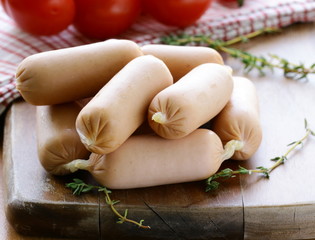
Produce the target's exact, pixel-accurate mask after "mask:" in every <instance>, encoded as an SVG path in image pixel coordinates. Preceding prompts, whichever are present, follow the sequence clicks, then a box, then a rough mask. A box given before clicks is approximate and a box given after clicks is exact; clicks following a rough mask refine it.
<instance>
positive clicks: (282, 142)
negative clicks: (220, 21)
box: [227, 24, 315, 240]
mask: <svg viewBox="0 0 315 240" xmlns="http://www.w3.org/2000/svg"><path fill="white" fill-rule="evenodd" d="M303 26H304V27H303V28H300V26H293V27H291V28H288V29H286V30H285V31H284V32H283V33H281V34H275V35H272V36H264V37H263V38H262V39H263V44H261V42H262V41H261V39H259V38H258V39H255V40H253V41H251V43H250V44H249V45H247V46H246V47H245V49H246V50H247V51H249V52H251V53H253V54H256V55H264V56H266V55H267V54H268V53H274V54H277V55H279V56H281V57H284V58H286V59H288V60H291V61H292V62H295V63H297V64H299V63H300V62H303V63H305V65H306V66H309V65H311V64H313V63H314V57H313V56H314V53H315V45H314V44H313V43H312V41H310V40H311V39H314V37H315V31H314V27H315V24H309V25H303ZM232 62H233V61H232V60H231V59H229V60H228V61H227V64H230V63H231V64H233V63H232ZM234 69H236V71H235V74H240V75H242V74H243V72H242V71H238V70H237V68H234ZM248 77H249V78H251V79H252V80H253V82H254V83H255V85H256V87H257V90H258V94H259V98H260V109H261V122H262V127H263V141H262V144H261V146H260V148H259V150H258V152H257V153H256V154H255V155H254V157H253V158H252V159H251V160H250V161H248V162H244V163H240V164H241V165H242V166H244V167H246V168H248V169H253V168H256V167H258V166H266V167H270V166H271V165H272V164H273V162H271V161H270V159H271V158H273V157H277V156H281V155H282V154H284V153H285V152H286V151H287V149H288V147H287V146H286V145H287V144H289V143H291V142H293V141H295V140H298V139H300V138H301V137H302V136H303V135H304V134H305V130H304V118H306V119H307V120H308V122H309V125H310V127H311V128H312V129H313V130H314V129H315V110H314V102H315V77H314V76H310V77H309V81H308V82H306V81H294V80H288V79H285V78H283V76H282V72H280V71H278V70H275V71H274V72H273V73H271V72H268V71H267V72H266V75H265V76H264V77H258V76H257V72H256V73H255V72H253V73H250V74H249V75H248ZM314 140H315V139H314V138H313V137H312V138H310V139H309V140H308V141H307V142H306V143H305V144H304V145H303V148H302V149H300V148H299V150H298V151H295V152H294V153H293V154H292V155H290V156H289V160H288V161H287V162H285V164H284V165H281V166H280V167H278V168H277V169H276V170H274V171H273V172H272V173H271V176H270V179H269V180H268V179H265V178H263V177H262V176H261V175H255V174H253V175H251V176H241V187H242V192H243V200H244V238H245V239H248V240H256V239H262V240H266V239H272V240H282V239H287V240H291V239H292V240H293V239H315V191H313V185H314V182H315V175H314V173H313V169H315V161H314V155H315V148H314V146H313V144H314Z"/></svg>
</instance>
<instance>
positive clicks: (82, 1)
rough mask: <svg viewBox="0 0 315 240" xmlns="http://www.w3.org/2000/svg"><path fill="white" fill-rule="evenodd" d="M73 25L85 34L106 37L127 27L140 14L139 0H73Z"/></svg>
mask: <svg viewBox="0 0 315 240" xmlns="http://www.w3.org/2000/svg"><path fill="white" fill-rule="evenodd" d="M75 3H76V16H75V20H74V26H75V27H76V28H77V29H78V30H79V31H80V32H81V33H82V34H84V35H85V36H87V37H91V38H98V39H106V38H111V37H114V36H116V35H117V34H120V33H122V32H124V31H125V30H126V29H128V28H129V27H130V26H131V25H132V24H133V23H134V22H135V20H136V19H137V17H138V16H139V14H140V0H75Z"/></svg>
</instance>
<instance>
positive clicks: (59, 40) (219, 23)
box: [0, 0, 315, 114]
mask: <svg viewBox="0 0 315 240" xmlns="http://www.w3.org/2000/svg"><path fill="white" fill-rule="evenodd" d="M217 1H218V2H216V1H214V2H213V3H212V5H211V6H210V8H209V9H208V10H207V12H206V13H205V14H204V16H203V17H202V18H201V19H200V20H199V21H198V22H197V23H196V24H194V25H192V26H190V27H187V28H185V29H178V28H175V27H169V26H165V25H163V24H160V23H158V22H157V21H155V20H154V19H152V18H150V17H149V16H145V15H144V16H141V17H140V18H139V20H138V21H137V22H136V23H135V24H134V25H133V26H132V27H131V28H130V29H129V30H128V31H127V32H125V33H124V34H122V35H120V36H118V37H119V38H126V39H131V40H134V41H135V42H137V43H138V44H139V45H144V44H148V43H159V42H160V38H161V36H165V35H168V34H172V33H173V34H179V33H185V34H191V35H195V34H206V35H211V36H212V38H213V39H223V40H228V39H231V38H233V37H236V36H239V35H243V34H247V33H250V32H253V31H255V30H259V29H262V28H265V27H284V26H288V25H290V24H292V23H296V22H311V21H315V0H245V5H244V6H243V7H241V8H229V7H226V6H224V5H222V4H220V2H219V1H220V0H217ZM118 37H117V38H118ZM91 42H92V41H91V40H90V39H88V38H86V37H84V36H82V35H81V34H80V33H79V32H77V31H76V29H75V28H74V27H73V26H69V28H68V29H66V30H64V31H63V32H61V33H59V34H58V35H54V36H49V37H48V36H40V37H38V36H32V35H30V34H28V33H25V32H23V31H21V30H20V29H19V28H18V27H17V26H16V25H15V23H14V22H13V20H12V19H10V18H9V17H8V16H7V15H6V14H5V13H4V11H3V9H2V8H1V7H0V114H2V113H3V112H4V110H5V109H6V108H7V107H8V106H9V105H10V103H11V102H12V101H14V100H15V99H17V98H19V97H20V94H19V92H18V91H17V90H16V88H15V77H14V75H15V70H16V67H17V65H18V64H19V63H20V62H21V61H22V60H23V59H24V58H25V57H27V56H29V55H31V54H34V53H38V52H43V51H47V50H52V49H59V48H66V47H72V46H78V45H82V44H88V43H91Z"/></svg>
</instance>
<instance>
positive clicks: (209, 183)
mask: <svg viewBox="0 0 315 240" xmlns="http://www.w3.org/2000/svg"><path fill="white" fill-rule="evenodd" d="M304 123H305V130H306V133H305V135H304V136H303V137H302V138H301V139H299V140H298V141H294V142H292V143H290V144H288V146H290V148H289V149H288V150H287V151H286V152H285V154H283V155H282V156H281V157H275V158H273V159H271V160H272V161H275V163H274V164H273V165H272V166H271V167H269V168H266V167H262V166H260V167H257V168H256V169H246V168H244V167H241V166H239V169H238V170H232V169H230V168H226V169H223V170H221V171H219V172H217V173H215V174H214V175H212V176H210V177H209V178H208V179H207V180H206V191H207V192H208V191H211V190H215V189H217V188H218V187H219V185H220V184H219V182H217V181H215V179H218V178H231V177H235V176H236V175H237V174H249V175H250V174H252V173H262V174H263V175H264V176H265V177H266V178H269V176H270V173H271V172H272V171H273V170H274V169H276V168H277V167H279V166H280V165H281V164H283V163H284V162H285V161H286V160H287V159H288V156H289V154H290V153H291V152H292V151H293V150H295V149H296V147H297V146H298V145H301V144H303V142H304V141H305V140H306V139H307V138H308V137H309V136H310V135H312V136H315V132H314V131H312V130H311V129H310V128H309V127H308V124H307V121H306V120H305V122H304Z"/></svg>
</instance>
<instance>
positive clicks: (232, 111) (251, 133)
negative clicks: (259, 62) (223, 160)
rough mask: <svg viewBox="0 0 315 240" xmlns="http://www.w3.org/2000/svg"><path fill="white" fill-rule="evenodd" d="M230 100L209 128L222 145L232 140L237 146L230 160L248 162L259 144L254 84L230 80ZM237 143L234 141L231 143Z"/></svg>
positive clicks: (257, 106) (231, 145)
mask: <svg viewBox="0 0 315 240" xmlns="http://www.w3.org/2000/svg"><path fill="white" fill-rule="evenodd" d="M233 80H234V89H233V92H232V96H231V99H230V100H229V102H228V103H227V105H226V106H225V107H224V109H223V110H222V111H221V112H220V113H219V114H218V115H217V116H216V117H215V118H214V119H213V120H212V121H211V129H212V130H213V131H214V132H216V133H217V134H218V136H219V137H220V138H221V140H222V142H223V144H224V145H225V144H227V143H228V142H230V141H233V140H234V143H233V144H230V146H229V147H233V145H235V144H241V147H240V149H239V150H236V151H235V153H234V154H233V156H230V157H232V158H233V159H235V160H246V159H249V158H250V157H251V156H252V155H253V154H254V153H255V152H256V151H257V149H258V147H259V146H260V143H261V141H262V128H261V124H260V119H259V102H258V96H257V92H256V88H255V85H254V84H253V83H252V82H251V81H250V80H249V79H247V78H244V77H234V78H233ZM235 140H237V142H235Z"/></svg>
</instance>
